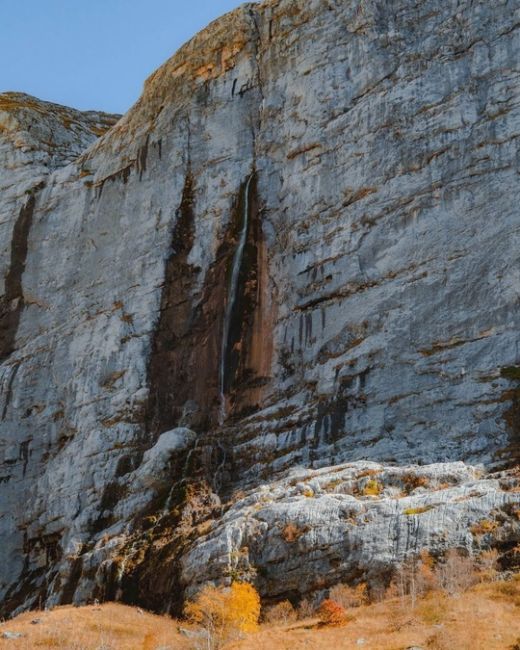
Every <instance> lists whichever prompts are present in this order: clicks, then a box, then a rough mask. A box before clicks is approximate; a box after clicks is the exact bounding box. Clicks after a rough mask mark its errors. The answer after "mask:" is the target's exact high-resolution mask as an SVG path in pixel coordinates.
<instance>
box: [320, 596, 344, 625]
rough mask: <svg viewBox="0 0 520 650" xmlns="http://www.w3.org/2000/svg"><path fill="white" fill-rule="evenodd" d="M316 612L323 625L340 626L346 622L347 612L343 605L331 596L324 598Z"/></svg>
mask: <svg viewBox="0 0 520 650" xmlns="http://www.w3.org/2000/svg"><path fill="white" fill-rule="evenodd" d="M318 613H319V615H320V618H321V620H322V622H323V623H324V624H325V625H331V626H333V627H340V626H342V625H346V624H347V623H348V618H347V612H346V610H345V608H344V607H342V606H341V605H340V604H339V603H337V602H336V601H335V600H332V599H331V598H327V599H326V600H324V601H323V602H322V603H321V605H320V606H319V609H318Z"/></svg>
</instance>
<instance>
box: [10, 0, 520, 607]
mask: <svg viewBox="0 0 520 650" xmlns="http://www.w3.org/2000/svg"><path fill="white" fill-rule="evenodd" d="M519 18H520V5H518V3H516V2H513V3H511V2H494V3H492V4H491V3H485V2H474V1H470V0H467V1H462V2H461V1H460V0H447V1H445V2H439V1H438V0H426V1H424V0H421V1H419V0H392V1H389V2H386V3H383V2H381V0H369V1H364V2H358V1H357V0H296V1H295V0H279V1H277V2H276V1H270V2H266V3H262V4H248V5H244V6H242V7H241V8H239V9H237V10H236V11H234V12H232V13H231V14H228V15H227V16H225V17H223V18H222V19H220V20H219V21H216V22H215V23H213V24H212V25H210V26H209V27H208V28H207V29H206V30H204V31H203V32H201V33H200V34H199V35H197V36H196V37H195V38H194V39H193V40H192V41H191V42H190V43H188V44H187V45H186V46H184V47H183V48H182V49H181V50H180V51H179V52H178V53H177V54H176V55H175V56H174V57H173V58H172V59H170V60H169V61H168V62H167V63H166V64H165V65H164V66H162V67H161V68H160V69H159V70H158V71H157V72H156V73H155V74H154V75H152V77H150V78H149V79H148V80H147V82H146V84H145V87H144V92H143V95H142V97H141V99H140V100H139V101H138V103H137V104H136V105H135V106H134V107H133V108H132V109H131V110H130V111H129V112H128V113H127V114H126V115H125V116H124V117H123V118H121V119H120V120H119V121H118V122H117V123H116V124H114V122H115V119H116V118H115V117H114V116H106V115H103V114H100V113H86V114H85V113H79V112H78V111H72V110H71V109H65V108H63V107H57V106H55V105H50V104H47V103H44V102H39V101H38V100H34V99H33V98H29V97H27V96H24V95H20V94H5V95H1V96H0V161H1V169H2V173H1V176H0V184H1V187H2V193H1V194H0V215H1V223H0V228H1V241H2V248H1V253H2V254H1V256H0V270H1V275H2V287H3V298H2V302H1V305H0V307H1V313H0V360H1V365H0V384H1V394H0V416H1V426H0V462H1V461H2V459H3V464H2V465H1V470H0V481H1V485H0V488H1V493H0V543H1V544H2V548H3V550H4V554H5V558H6V561H5V562H3V563H2V565H1V566H0V597H1V598H2V599H3V603H4V605H3V607H4V611H5V612H12V611H16V610H17V609H19V608H24V607H28V606H31V605H34V604H37V603H43V602H47V603H48V604H55V603H60V602H71V601H74V602H84V601H85V600H87V599H89V598H94V597H97V598H123V599H125V600H127V601H128V602H139V603H142V604H145V605H147V606H150V607H154V608H155V609H169V608H175V607H177V606H178V605H179V603H180V601H181V600H182V594H183V591H184V590H187V591H188V592H190V590H192V589H193V587H194V585H195V586H196V585H197V584H200V583H201V581H203V580H204V579H206V578H211V579H230V573H229V571H228V569H225V567H229V566H231V565H230V562H231V560H230V562H227V561H226V559H225V558H226V557H228V558H232V557H233V553H235V552H236V551H237V548H238V549H239V550H240V548H242V547H240V545H238V547H237V544H235V543H234V542H233V543H231V542H229V539H230V538H229V537H226V535H228V533H227V532H225V531H226V530H228V529H227V528H225V526H226V521H227V520H225V519H223V518H222V517H223V513H224V512H225V511H227V510H228V509H229V508H232V513H234V514H233V515H229V517H231V516H233V517H234V516H235V515H236V516H237V517H238V518H240V516H242V515H241V514H240V513H239V512H238V511H237V508H240V503H241V501H240V500H238V502H237V503H235V501H236V500H237V495H236V492H237V490H245V491H246V492H247V494H255V491H256V490H258V489H259V486H261V485H263V484H265V485H266V486H269V485H270V484H271V483H272V484H273V487H267V488H266V489H267V490H275V491H276V490H278V489H279V488H278V487H276V486H277V485H280V484H277V483H276V481H278V480H284V479H283V478H282V477H283V476H284V475H285V474H287V472H294V471H295V468H301V471H304V472H305V471H311V472H312V471H317V470H318V469H320V468H324V470H323V471H329V469H330V468H331V466H343V464H344V463H351V462H353V461H361V460H368V461H375V462H378V463H384V464H385V465H384V467H388V466H389V465H391V464H395V465H410V464H412V463H415V464H416V463H419V464H428V463H445V462H446V463H447V462H455V461H464V462H469V463H472V464H483V465H485V466H486V467H487V468H489V469H500V468H502V467H506V466H512V465H514V464H515V463H517V462H518V460H519V440H520V428H519V427H520V425H519V422H520V420H519V414H520V406H519V404H520V401H519V400H520V392H519V389H520V386H519V383H518V382H519V381H520V367H519V366H520V359H519V353H518V340H519V337H518V330H519V327H518V326H519V316H518V296H519V293H520V276H519V272H518V256H519V253H518V251H519V250H520V247H519V243H520V234H519V232H520V231H519V227H518V226H519V221H520V216H519V209H518V200H517V194H518V189H519V187H518V186H519V180H518V179H519V176H518V171H519V162H518V151H517V149H518V147H517V141H518V136H519V135H520V109H519V108H518V107H519V105H520V104H519V101H518V100H519V95H520V85H519V83H518V72H519V71H518V60H519V57H518V53H519V51H520V31H519V30H518V24H519ZM108 127H111V128H109V130H108V131H107V132H106V133H105V134H104V135H103V131H104V130H105V129H106V128H108ZM98 136H101V137H98ZM96 138H98V139H96ZM94 140H95V141H94ZM242 236H243V237H242ZM237 251H238V252H237ZM238 253H240V254H238ZM327 468H329V469H327ZM438 471H439V472H442V471H444V470H442V468H441V469H440V470H438ZM461 471H462V470H461ZM464 471H468V472H469V471H470V469H467V470H464ZM471 471H473V470H471ZM477 479H478V477H476V478H475V480H477ZM482 480H484V479H482ZM494 480H498V479H490V481H491V482H489V483H486V494H487V495H490V496H489V498H488V497H486V499H484V501H483V502H482V503H483V504H484V505H482V503H480V502H479V503H480V505H479V506H478V508H477V509H476V510H474V511H472V512H473V514H471V512H469V511H465V510H464V505H457V506H456V507H457V508H459V509H460V510H457V513H456V514H457V516H460V517H462V521H464V522H466V523H468V525H472V524H470V523H469V522H472V521H473V520H474V519H475V517H477V514H478V517H477V519H478V518H479V517H480V516H482V517H484V516H489V517H491V518H493V517H495V516H497V515H496V512H495V510H496V507H498V506H497V503H498V502H495V501H494V497H493V490H496V491H497V493H498V491H499V489H500V490H502V488H500V486H498V484H494V483H493V481H494ZM511 480H512V481H513V483H514V480H516V479H515V477H514V476H513V477H512V479H511ZM497 486H498V487H497ZM506 491H508V496H507V497H504V498H502V497H500V498H501V500H500V504H499V505H500V507H502V505H504V503H506V502H507V504H506V505H507V508H509V507H510V505H509V504H510V502H514V500H515V498H517V497H518V492H516V491H515V486H514V485H513V486H512V487H511V486H509V488H508V490H506ZM509 492H510V494H509ZM277 494H278V493H277ZM515 495H516V497H515ZM394 496H395V499H398V495H394ZM277 498H278V497H277ZM497 498H498V497H497ZM327 499H329V497H327ZM432 499H434V497H432ZM232 503H235V504H234V505H231V504H232ZM309 503H310V502H309ZM385 503H386V502H385ZM457 503H459V502H457ZM460 503H462V504H464V503H465V502H464V501H461V502H460ZM468 503H470V504H471V503H472V502H471V500H468ZM321 504H324V508H325V509H324V510H323V512H321V511H320V508H321ZM246 505H247V504H246ZM304 505H305V508H304V513H303V514H301V518H303V519H304V518H305V517H307V514H308V517H310V518H311V519H313V521H314V520H316V517H318V519H319V517H322V519H323V517H325V515H324V514H323V513H326V512H328V510H327V508H329V509H330V508H331V507H332V506H331V505H330V503H329V501H327V502H326V503H325V501H323V500H320V499H318V500H317V501H316V502H312V504H311V505H312V506H313V507H314V508H316V509H317V511H316V513H315V512H314V511H313V510H312V508H311V509H310V510H309V508H310V505H309V504H307V502H304ZM244 507H246V506H244ZM247 507H249V506H247ZM288 507H289V506H287V508H288ZM302 507H303V506H302ZM335 507H336V506H335V505H334V508H335ZM393 507H394V505H392V502H390V505H384V506H381V508H382V510H381V516H382V517H383V519H384V517H389V516H390V515H389V514H388V512H387V510H385V508H390V510H391V508H393ZM395 507H397V506H395ZM414 507H415V506H414ZM471 507H472V508H473V506H471ZM504 507H505V506H504ZM233 508H234V510H233ZM280 508H281V509H282V510H283V509H284V508H286V506H285V505H283V504H282V505H281V506H280ZM291 508H292V506H291ZM334 508H332V510H334ZM468 508H469V506H468ZM311 510H312V512H311ZM318 511H320V512H321V514H320V512H318ZM244 512H245V511H244ZM273 512H274V514H273ZM273 512H271V511H269V512H268V513H267V514H266V516H265V521H267V522H270V521H272V520H273V517H274V519H276V517H277V516H278V515H277V514H276V512H275V511H273ZM284 512H285V511H284ZM302 512H303V511H302ZM331 512H332V511H331ZM334 512H336V510H334ZM371 512H372V515H371V516H376V515H377V513H378V512H379V511H378V509H377V508H375V510H371ZM507 512H508V514H507V517H509V519H508V526H509V527H510V529H511V530H509V528H508V531H509V532H508V535H507V540H506V541H504V542H503V548H502V549H501V550H502V551H504V553H506V552H509V550H508V549H509V548H510V546H511V544H513V543H514V541H515V535H518V524H517V523H516V522H517V519H515V517H516V514H515V512H516V510H514V508H512V506H511V508H510V510H508V511H507ZM305 513H307V514H305ZM374 513H375V514H374ZM385 513H386V514H385ZM475 513H476V514H475ZM486 513H487V515H486ZM282 514H283V513H282ZM473 515H475V516H473ZM244 516H245V515H244ZM280 516H282V515H280ZM287 516H288V515H287ZM327 516H328V515H327ZM331 516H332V515H331ZM336 516H337V512H336V514H334V517H336ZM427 516H428V517H429V518H430V519H431V521H432V530H434V529H435V526H436V523H435V521H434V520H433V517H434V515H433V514H427ZM501 516H502V515H501ZM504 516H505V515H504ZM283 517H285V518H287V517H286V515H285V514H283ZM298 517H300V515H298ZM430 519H428V521H430ZM406 521H408V520H406ZM410 521H411V520H410ZM305 525H306V524H305ZM222 526H224V528H222ZM515 526H516V527H515ZM213 528H215V531H216V532H215V534H214V535H213V537H212V536H211V535H210V537H207V536H208V534H209V533H208V531H209V529H211V530H212V529H213ZM239 528H240V527H239ZM240 530H241V529H240ZM262 530H263V529H262ZM334 530H335V532H334V531H332V532H331V535H332V534H333V533H334V535H336V536H337V535H338V534H340V533H341V535H343V534H345V535H347V533H346V532H345V531H343V528H341V526H340V527H339V528H338V527H336V528H335V529H334ZM374 530H375V529H374ZM414 530H415V529H414ZM338 531H340V532H339V533H338ZM341 531H343V533H342V532H341ZM511 531H512V532H511ZM372 532H373V531H372ZM449 532H450V534H449V535H448V536H447V538H446V539H448V541H449V544H453V545H459V542H460V535H459V532H458V529H457V530H453V531H449ZM451 533H453V534H451ZM230 534H231V533H230ZM324 535H325V537H326V526H322V527H321V528H320V534H319V535H315V536H313V535H309V536H308V537H307V538H305V544H308V545H309V546H306V547H305V549H304V550H305V552H306V553H307V552H312V549H313V546H312V545H313V544H315V545H319V547H320V548H323V545H324V544H325V545H326V544H327V540H326V539H325V538H324ZM341 535H340V537H341ZM414 535H415V537H414ZM421 535H422V533H421ZM421 535H419V533H417V534H416V533H415V532H414V531H412V532H411V533H410V537H409V543H408V542H407V543H406V544H405V545H404V546H402V545H401V546H399V547H398V548H397V547H396V548H397V550H396V551H395V553H393V551H392V552H391V550H389V549H386V550H385V549H383V548H382V547H381V548H379V547H378V548H377V549H375V550H374V549H372V550H373V551H374V553H372V551H370V552H366V553H365V552H364V551H360V553H361V555H362V556H363V558H365V560H366V558H372V559H373V558H374V557H376V556H379V555H381V557H383V556H384V559H385V561H386V560H388V562H389V563H390V564H391V563H392V562H395V561H398V560H399V559H400V558H401V557H402V556H403V554H406V553H408V552H412V551H414V550H417V548H418V546H420V544H423V543H424V544H426V545H428V546H429V547H433V550H434V551H435V545H436V543H437V542H435V539H436V538H435V535H433V537H432V536H431V535H429V533H428V534H426V533H425V534H424V535H422V536H421ZM206 538H207V539H206ZM224 539H226V540H228V541H227V542H226V543H225V544H224V543H223V542H222V540H224ZM262 539H265V541H266V544H269V543H270V540H271V539H272V540H274V541H273V544H274V547H273V548H275V547H276V545H277V544H278V541H277V538H276V539H275V537H272V538H271V537H269V535H267V536H265V538H262ZM432 539H433V541H432ZM450 540H451V541H450ZM329 541H330V542H331V544H337V539H336V537H335V538H334V539H332V538H331V539H330V540H329ZM228 542H229V543H228ZM492 542H493V543H495V542H496V543H497V544H498V541H497V540H496V539H494V540H493V539H491V538H490V539H489V540H487V542H486V538H484V541H482V538H481V537H478V536H477V537H475V536H473V537H471V540H470V539H469V538H468V539H467V540H466V541H465V543H464V547H465V548H467V549H472V548H473V547H475V548H476V547H477V546H478V545H479V544H485V543H492ZM302 543H303V542H302ZM207 544H215V547H214V549H213V551H211V552H207V549H208V546H207ZM443 544H444V546H443V545H440V543H439V545H440V546H439V548H440V550H441V551H442V550H443V549H444V548H445V547H446V543H444V542H443ZM449 544H448V545H449ZM506 547H507V548H506ZM363 548H365V547H363ZM273 553H274V555H273V556H272V557H275V555H276V553H275V551H274V550H273ZM363 553H365V554H364V555H363ZM370 553H372V555H371V554H370ZM392 553H393V555H392ZM226 554H227V555H226ZM213 557H218V558H219V559H218V566H220V567H221V569H218V567H217V568H215V569H214V570H213V569H212V570H208V568H207V567H204V570H203V568H202V567H201V569H200V574H199V575H198V576H197V575H194V574H196V573H197V571H196V567H197V562H199V560H200V558H203V559H204V561H206V560H207V559H208V558H213ZM272 557H271V556H269V550H268V549H267V550H266V552H265V554H262V553H257V555H256V556H255V557H254V560H253V564H254V563H256V565H255V566H254V567H252V568H254V569H255V571H256V575H257V576H258V575H260V576H261V575H262V571H264V573H263V574H264V575H267V576H268V577H269V579H267V578H266V579H265V580H264V581H263V582H262V580H261V578H257V580H259V587H260V588H261V590H262V591H263V593H264V594H265V595H267V596H269V597H273V598H276V597H281V596H282V595H283V582H284V580H285V578H284V575H283V572H279V573H280V575H279V578H276V577H275V574H276V572H274V571H271V572H269V570H268V569H265V567H266V566H267V564H268V563H269V562H272ZM341 557H343V556H341ZM197 558H198V559H197ZM365 560H363V561H365ZM200 561H202V560H200ZM321 561H322V560H320V561H319V562H317V564H316V570H318V568H319V567H321V568H320V570H321V569H322V568H323V565H322V564H320V562H321ZM323 561H324V560H323ZM342 561H343V560H341V558H339V560H338V558H335V559H334V561H331V564H330V567H329V571H330V573H329V574H328V575H329V577H328V580H329V583H332V582H333V581H334V579H335V577H337V578H338V579H339V578H340V577H341V576H345V575H351V573H349V571H350V569H348V570H347V568H345V566H344V565H342V564H341V562H342ZM275 564H276V562H275ZM365 564H366V562H365ZM363 566H365V565H363ZM263 567H264V569H265V570H264V569H263ZM248 570H249V569H248ZM301 570H302V572H303V573H304V571H305V567H303V566H302V569H301ZM308 570H309V569H308ZM266 571H267V573H266ZM250 573H251V575H253V573H254V572H253V571H251V572H250ZM303 573H302V576H301V584H302V587H301V589H300V590H299V591H298V590H296V591H298V594H299V595H301V594H302V593H304V592H305V590H306V589H308V590H312V589H315V588H317V587H316V583H315V581H314V580H313V578H312V576H305V575H303ZM361 574H362V571H361V570H360V573H359V575H361ZM295 575H297V574H295ZM273 576H274V577H273ZM276 580H278V581H279V582H278V583H277V582H276ZM291 589H292V590H293V592H294V585H293V586H291ZM293 592H292V593H293ZM294 593H295V592H294Z"/></svg>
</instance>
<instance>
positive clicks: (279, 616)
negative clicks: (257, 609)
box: [263, 600, 298, 625]
mask: <svg viewBox="0 0 520 650" xmlns="http://www.w3.org/2000/svg"><path fill="white" fill-rule="evenodd" d="M297 617H298V615H297V613H296V610H295V609H294V607H293V606H292V604H291V603H290V602H289V601H288V600H283V601H282V602H281V603H278V604H276V605H273V607H269V609H268V610H267V611H266V613H265V614H264V617H263V618H264V621H265V622H266V623H271V624H274V623H282V624H284V625H287V623H291V622H293V621H295V620H296V619H297Z"/></svg>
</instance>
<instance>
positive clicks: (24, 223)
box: [0, 193, 36, 362]
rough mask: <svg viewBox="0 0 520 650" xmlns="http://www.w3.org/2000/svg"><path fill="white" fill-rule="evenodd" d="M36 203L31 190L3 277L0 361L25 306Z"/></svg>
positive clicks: (11, 348) (10, 348)
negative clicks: (25, 277)
mask: <svg viewBox="0 0 520 650" xmlns="http://www.w3.org/2000/svg"><path fill="white" fill-rule="evenodd" d="M35 204H36V198H35V195H34V193H32V194H31V195H30V196H29V198H28V199H27V201H26V203H25V204H24V205H23V206H22V208H21V210H20V214H19V215H18V219H17V220H16V223H15V225H14V229H13V238H12V241H11V263H10V267H9V271H8V273H7V276H6V278H5V292H4V295H3V297H2V299H1V300H0V362H2V361H4V360H5V359H7V358H8V357H9V356H10V355H11V354H12V353H13V352H14V350H15V342H16V333H17V331H18V324H19V322H20V315H21V313H22V311H23V309H24V307H25V302H24V296H23V287H22V276H23V272H24V270H25V263H26V260H27V247H28V240H29V231H30V229H31V224H32V219H33V214H34V206H35Z"/></svg>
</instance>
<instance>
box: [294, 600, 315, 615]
mask: <svg viewBox="0 0 520 650" xmlns="http://www.w3.org/2000/svg"><path fill="white" fill-rule="evenodd" d="M315 612H316V608H315V607H314V605H313V604H312V602H311V601H310V600H309V599H308V598H304V599H303V600H302V601H300V604H299V605H298V610H297V614H298V618H299V619H300V620H303V619H305V618H311V617H312V616H314V614H315Z"/></svg>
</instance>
